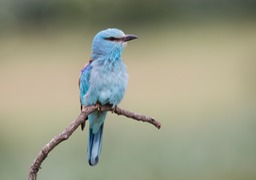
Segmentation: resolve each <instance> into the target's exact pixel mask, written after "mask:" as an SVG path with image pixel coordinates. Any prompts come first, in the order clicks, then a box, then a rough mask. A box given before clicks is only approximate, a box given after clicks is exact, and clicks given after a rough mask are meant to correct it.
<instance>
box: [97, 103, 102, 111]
mask: <svg viewBox="0 0 256 180" xmlns="http://www.w3.org/2000/svg"><path fill="white" fill-rule="evenodd" d="M96 107H97V110H98V111H101V106H100V104H99V103H96Z"/></svg>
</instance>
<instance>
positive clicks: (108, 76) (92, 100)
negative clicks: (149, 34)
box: [79, 28, 138, 166]
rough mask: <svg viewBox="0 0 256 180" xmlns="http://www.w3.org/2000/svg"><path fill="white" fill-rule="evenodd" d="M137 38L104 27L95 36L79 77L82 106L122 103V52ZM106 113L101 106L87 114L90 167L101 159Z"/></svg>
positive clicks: (124, 82)
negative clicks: (88, 56)
mask: <svg viewBox="0 0 256 180" xmlns="http://www.w3.org/2000/svg"><path fill="white" fill-rule="evenodd" d="M137 38H138V37H137V36H136V35H132V34H125V33H124V32H123V31H122V30H120V29H117V28H109V29H106V30H102V31H100V32H98V33H97V34H96V35H95V37H94V39H93V42H92V49H91V51H92V52H91V55H90V58H89V62H88V63H87V64H86V65H85V66H84V68H83V69H82V70H81V75H80V78H79V88H80V103H81V108H82V107H84V106H91V105H102V106H104V105H111V106H112V107H113V108H115V107H116V106H117V105H118V104H119V103H120V102H121V100H122V99H123V97H124V94H125V91H126V87H127V83H128V73H127V68H126V65H125V64H124V62H123V60H122V52H123V50H124V48H125V47H126V45H127V42H128V41H131V40H134V39H137ZM106 116H107V112H106V111H100V110H99V109H98V110H96V111H94V112H92V113H91V114H89V115H88V121H89V130H88V131H89V136H88V147H87V155H88V163H89V165H90V166H95V165H96V164H98V162H99V156H100V152H101V147H102V134H103V129H104V121H105V119H106ZM84 127H85V123H82V124H81V128H82V130H83V129H84Z"/></svg>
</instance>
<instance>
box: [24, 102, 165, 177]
mask: <svg viewBox="0 0 256 180" xmlns="http://www.w3.org/2000/svg"><path fill="white" fill-rule="evenodd" d="M95 110H100V111H111V112H113V113H116V114H117V115H123V116H126V117H128V118H132V119H134V120H137V121H142V122H148V123H150V124H152V125H154V126H155V127H157V128H158V129H160V127H161V124H160V122H158V121H157V120H155V119H154V118H151V117H148V116H144V115H140V114H137V113H133V112H130V111H127V110H125V109H122V108H119V107H117V106H116V107H115V108H114V109H113V108H112V106H110V105H106V106H99V105H94V106H88V107H83V109H82V111H81V113H80V115H79V116H78V117H77V118H76V120H74V121H73V122H72V123H71V124H70V125H69V126H68V127H66V128H65V129H64V130H63V131H62V133H60V134H59V135H57V136H55V137H54V138H53V139H52V140H51V141H50V142H49V143H48V144H46V145H45V146H44V147H43V148H42V150H41V151H40V152H39V154H38V155H37V157H36V159H35V160H34V162H33V164H32V165H31V166H30V170H29V177H28V180H36V178H37V172H38V171H39V169H40V167H41V164H42V162H43V161H44V160H45V158H46V157H47V155H48V154H49V153H50V152H51V150H53V149H54V148H55V147H56V146H57V145H58V144H59V143H61V142H62V141H64V140H67V139H68V138H69V137H70V136H71V135H72V133H73V132H74V131H75V130H76V129H77V128H78V126H79V125H81V124H82V123H83V122H85V121H86V119H87V116H88V115H89V114H90V113H92V112H93V111H95Z"/></svg>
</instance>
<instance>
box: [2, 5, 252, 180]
mask: <svg viewBox="0 0 256 180" xmlns="http://www.w3.org/2000/svg"><path fill="white" fill-rule="evenodd" d="M255 20H256V2H255V1H251V0H235V1H234V0H233V1H231V0H222V1H213V0H196V1H189V0H158V1H156V0H149V1H146V0H140V1H138V0H136V1H135V0H129V1H128V0H123V1H116V0H107V1H100V0H98V1H80V0H73V1H68V0H63V1H60V0H54V1H50V0H19V1H15V0H1V1H0V39H1V40H0V83H1V88H0V127H1V131H0V144H1V148H0V179H3V180H5V179H6V180H9V179H26V178H27V176H28V170H29V166H30V165H31V163H32V162H33V160H34V158H35V157H36V155H37V154H38V152H39V150H40V149H41V147H42V146H44V145H45V144H46V143H47V142H49V140H50V139H51V138H53V137H54V136H55V135H57V134H59V133H60V132H61V131H62V130H63V129H64V128H65V127H66V126H67V125H68V124H69V123H70V122H71V121H72V120H73V119H75V118H76V117H77V116H78V114H79V113H80V107H79V106H80V105H79V89H78V84H77V82H78V77H79V74H80V69H81V68H82V67H83V65H84V64H85V62H87V61H88V58H89V56H90V48H91V42H92V39H93V37H94V35H95V34H96V33H97V32H98V31H100V30H102V29H106V28H109V27H116V28H120V29H122V30H123V31H124V32H125V33H130V34H136V35H138V36H139V39H138V40H136V41H133V42H130V43H129V45H128V47H127V48H126V50H125V52H124V55H123V59H124V61H125V63H126V64H127V66H128V71H129V76H130V78H129V85H128V90H127V92H126V96H125V98H124V100H123V102H122V103H121V104H120V106H121V107H124V108H126V109H129V110H131V111H135V112H139V113H142V114H146V115H149V116H153V117H155V118H157V119H158V120H159V121H161V123H162V128H161V129H160V130H157V129H155V128H154V127H153V126H151V125H149V124H145V123H140V122H135V121H131V120H129V119H126V118H124V117H121V116H116V115H112V114H111V113H109V115H108V118H107V122H106V125H105V132H104V140H103V149H102V153H101V159H100V163H99V164H98V165H97V166H96V167H93V168H92V167H90V166H89V165H88V163H87V153H86V148H87V138H88V134H87V130H85V131H84V132H82V131H80V130H79V129H78V130H77V131H76V132H75V133H74V134H73V135H72V137H71V138H70V139H69V140H68V141H65V142H64V143H62V144H60V145H59V146H58V147H57V148H56V149H54V150H53V151H52V152H51V153H50V155H49V156H48V158H47V159H46V160H45V161H44V162H43V164H42V169H41V170H40V171H39V173H38V179H63V180H64V179H77V180H83V179H123V180H126V179H127V180H128V179H129V180H130V179H141V180H146V179H147V180H153V179H162V180H164V179H166V180H167V179H168V180H169V179H173V180H183V179H184V180H188V179H189V180H200V179H202V180H213V179H214V180H215V179H220V180H228V179H230V180H235V179H237V180H238V179H239V180H240V179H247V180H249V179H256V141H255V137H256V93H255V92H256V21H255Z"/></svg>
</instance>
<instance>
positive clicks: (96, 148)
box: [88, 112, 107, 166]
mask: <svg viewBox="0 0 256 180" xmlns="http://www.w3.org/2000/svg"><path fill="white" fill-rule="evenodd" d="M95 113H99V112H95ZM92 114H94V113H92ZM92 114H91V115H92ZM106 114H107V113H106V112H104V113H103V114H102V113H101V114H100V115H99V114H98V115H99V116H98V118H99V119H97V120H100V119H102V120H103V122H102V123H99V122H97V123H91V124H90V128H89V142H88V162H89V164H90V166H95V165H96V164H97V163H98V161H99V155H100V151H101V146H102V134H103V128H104V120H105V118H106ZM89 119H90V118H89Z"/></svg>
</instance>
